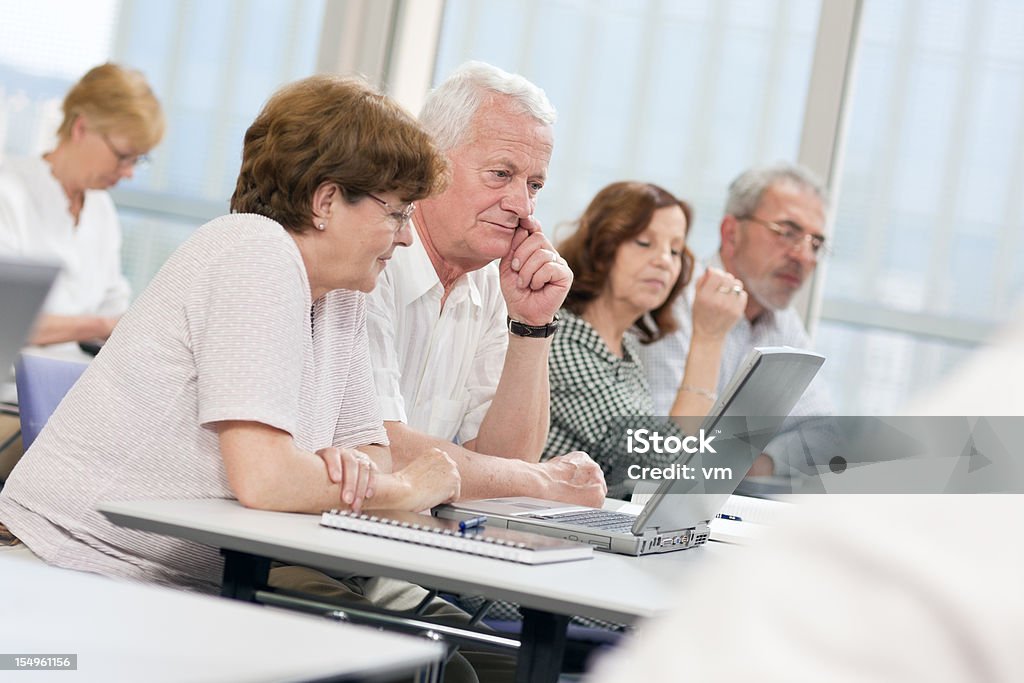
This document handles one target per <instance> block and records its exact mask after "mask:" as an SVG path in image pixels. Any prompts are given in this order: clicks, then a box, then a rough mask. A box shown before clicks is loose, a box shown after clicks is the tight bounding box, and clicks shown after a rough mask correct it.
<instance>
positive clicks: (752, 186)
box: [725, 162, 828, 217]
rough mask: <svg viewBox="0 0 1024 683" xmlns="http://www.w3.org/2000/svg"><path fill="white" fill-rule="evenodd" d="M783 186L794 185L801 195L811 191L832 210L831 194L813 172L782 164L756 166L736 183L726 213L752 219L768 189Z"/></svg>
mask: <svg viewBox="0 0 1024 683" xmlns="http://www.w3.org/2000/svg"><path fill="white" fill-rule="evenodd" d="M779 184H789V185H793V186H794V187H796V188H797V189H798V190H800V191H801V192H809V193H811V194H813V195H814V196H815V197H817V198H818V199H819V200H821V204H822V206H824V207H825V208H826V209H827V208H828V193H827V191H826V190H825V186H824V185H823V184H822V182H821V181H820V180H819V179H818V176H817V175H815V174H814V172H813V171H811V170H810V169H808V168H805V167H804V166H800V165H798V164H790V163H786V162H778V163H775V164H772V165H770V166H755V167H754V168H751V169H748V170H746V171H744V172H743V173H741V174H740V176H739V177H738V178H736V180H734V181H732V183H731V184H730V185H729V198H728V199H727V200H726V202H725V213H727V214H729V215H730V216H736V217H746V216H752V215H753V214H754V212H755V211H757V207H758V206H760V204H761V197H762V196H763V195H764V193H765V190H767V189H768V188H770V187H773V186H774V185H779Z"/></svg>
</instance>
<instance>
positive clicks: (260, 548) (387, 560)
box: [99, 500, 734, 682]
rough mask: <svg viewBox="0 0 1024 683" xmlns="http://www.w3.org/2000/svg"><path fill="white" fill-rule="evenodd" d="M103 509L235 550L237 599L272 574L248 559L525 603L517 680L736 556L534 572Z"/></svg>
mask: <svg viewBox="0 0 1024 683" xmlns="http://www.w3.org/2000/svg"><path fill="white" fill-rule="evenodd" d="M99 509H100V511H101V512H103V513H104V514H105V515H106V516H107V517H109V518H110V519H111V520H112V521H113V522H115V523H117V524H121V525H124V526H128V527H132V528H136V529H141V530H143V531H152V532H156V533H161V534H167V535H171V536H176V537H179V538H185V539H188V540H192V541H197V542H199V543H204V544H206V545H211V546H214V547H218V548H221V549H222V550H227V551H234V553H231V552H229V553H226V557H227V560H228V561H227V563H226V566H225V583H224V588H225V593H226V594H230V595H232V596H233V597H240V598H243V599H251V597H252V593H253V584H258V583H259V582H260V581H262V582H264V583H265V580H266V573H265V572H266V567H259V566H258V565H253V564H251V563H249V562H247V560H252V559H253V558H272V559H275V560H280V561H283V562H287V563H290V564H297V565H303V566H309V567H315V568H318V569H321V570H324V571H327V572H328V573H330V572H334V573H339V572H341V573H349V574H352V573H354V574H359V575H365V576H387V577H393V578H398V579H403V580H405V581H410V582H412V583H416V584H420V585H423V586H427V587H430V588H436V589H439V590H443V591H450V592H453V593H467V594H473V595H476V594H479V595H484V596H485V597H488V598H492V599H499V600H508V601H512V602H517V603H519V604H520V605H522V606H523V607H524V608H527V609H525V610H524V623H523V634H522V647H521V649H520V658H519V671H518V673H517V676H519V678H520V680H528V681H531V682H532V681H538V680H554V678H553V677H552V675H554V677H557V671H558V669H559V667H560V665H561V657H562V653H563V649H564V638H565V628H566V624H567V622H568V618H569V617H570V616H583V617H593V618H598V619H606V620H609V621H617V622H622V623H627V624H630V623H634V622H636V621H637V620H639V619H641V618H644V617H650V616H654V615H656V614H658V613H660V611H661V610H662V609H663V605H664V598H665V593H666V590H667V589H669V588H670V587H671V586H672V585H673V584H676V583H678V582H680V581H685V580H687V577H688V576H692V575H693V573H694V570H695V568H696V567H698V566H699V564H700V560H701V559H702V558H703V557H705V556H707V555H709V554H717V553H723V552H730V551H734V549H733V548H728V547H726V546H723V545H720V544H711V545H708V546H704V547H701V548H695V549H692V550H687V551H682V552H676V553H668V554H665V555H657V556H649V557H643V558H632V557H623V556H619V555H610V554H606V553H595V557H594V559H593V560H581V561H577V562H565V563H560V564H549V565H540V566H528V565H519V564H515V563H512V562H504V561H501V560H494V559H490V558H485V557H477V556H473V555H466V554H461V553H460V554H455V553H452V552H451V551H446V550H440V549H437V548H428V547H424V546H418V545H413V544H410V543H402V542H399V541H393V540H388V539H382V538H375V537H372V536H364V535H361V534H355V533H347V532H343V531H338V530H336V529H328V528H325V527H321V526H320V525H319V518H318V516H316V515H298V514H287V513H279V512H266V511H260V510H248V509H245V508H243V507H242V506H241V505H240V504H239V503H238V502H237V501H229V500H178V501H175V500H167V501H137V502H131V503H103V504H101V505H100V506H99ZM265 564H266V565H267V566H269V562H265ZM549 645H550V647H549Z"/></svg>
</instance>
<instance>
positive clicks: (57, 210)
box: [0, 64, 164, 344]
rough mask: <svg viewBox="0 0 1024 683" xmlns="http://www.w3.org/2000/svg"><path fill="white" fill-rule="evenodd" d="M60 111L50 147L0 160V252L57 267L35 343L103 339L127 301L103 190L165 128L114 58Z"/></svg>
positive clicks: (141, 88) (142, 84) (126, 174)
mask: <svg viewBox="0 0 1024 683" xmlns="http://www.w3.org/2000/svg"><path fill="white" fill-rule="evenodd" d="M63 112H64V119H63V122H62V123H61V125H60V128H59V129H58V130H57V146H56V147H55V148H54V149H53V150H51V151H49V152H46V153H44V154H43V155H42V156H38V157H25V158H15V159H7V160H5V161H4V162H3V164H2V165H0V255H9V256H21V257H25V258H31V259H39V260H47V261H53V262H56V263H58V264H59V265H60V266H61V268H62V272H61V275H60V277H59V278H58V279H57V282H56V284H55V285H54V287H53V290H52V291H51V292H50V296H49V298H48V299H47V302H46V304H45V306H44V309H43V315H42V316H41V317H40V320H39V322H38V324H37V326H36V330H35V333H34V334H33V336H32V338H31V340H30V341H31V342H32V343H34V344H54V343H58V342H75V341H84V340H91V339H101V340H102V339H106V338H107V337H109V336H110V333H111V331H112V330H113V328H114V325H115V324H116V323H117V320H118V318H119V317H120V316H121V314H123V313H124V312H125V310H126V309H127V308H128V303H129V298H130V294H131V292H130V290H129V287H128V282H127V281H126V280H125V278H124V276H123V275H122V273H121V225H120V221H119V219H118V215H117V209H116V208H115V206H114V202H113V200H112V199H111V197H110V194H109V193H108V192H107V190H108V189H110V188H111V187H113V186H114V185H116V184H117V183H118V182H120V181H121V180H122V179H124V178H131V177H132V174H133V172H134V171H135V168H136V166H137V165H138V164H140V163H142V162H143V161H144V160H145V156H146V154H147V153H148V152H149V151H150V150H151V149H153V147H155V146H156V145H157V143H159V142H160V140H161V138H162V137H163V135H164V114H163V110H162V109H161V107H160V103H159V102H158V101H157V98H156V96H155V95H154V94H153V91H152V89H151V88H150V86H149V85H148V84H147V82H146V79H145V78H144V77H143V75H142V74H141V73H139V72H138V71H134V70H131V69H127V68H125V67H122V66H118V65H116V64H103V65H101V66H97V67H95V68H93V69H91V70H90V71H89V72H88V73H87V74H85V76H83V77H82V79H81V80H80V81H78V83H76V84H75V85H74V86H73V87H72V88H71V90H70V91H69V92H68V94H67V96H66V97H65V98H64V102H63Z"/></svg>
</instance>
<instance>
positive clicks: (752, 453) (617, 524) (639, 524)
mask: <svg viewBox="0 0 1024 683" xmlns="http://www.w3.org/2000/svg"><path fill="white" fill-rule="evenodd" d="M824 362H825V358H824V357H823V356H820V355H818V354H816V353H810V352H808V351H801V350H798V349H793V348H789V347H761V348H756V349H754V350H752V351H751V352H750V354H749V355H748V356H747V358H746V359H745V360H744V362H743V364H742V365H741V366H740V368H739V369H738V370H737V371H736V374H735V375H734V376H733V378H732V379H731V380H730V382H729V385H728V387H726V390H725V391H724V392H723V393H722V396H721V397H720V398H719V399H718V401H717V402H716V403H715V405H714V407H713V408H712V409H711V412H710V413H708V416H707V417H706V418H705V419H704V421H703V423H702V425H701V430H703V433H704V434H705V436H706V437H713V440H712V439H707V441H708V442H709V444H708V445H709V446H710V448H707V449H706V450H705V452H703V453H702V452H699V450H698V451H697V452H694V453H688V452H686V451H685V450H681V451H680V455H679V457H678V458H677V459H676V460H675V463H673V465H672V467H671V468H670V471H671V472H674V473H676V474H677V475H678V476H677V477H676V478H672V479H662V480H661V483H660V485H658V487H657V490H656V491H655V493H654V495H653V496H652V497H651V498H650V500H648V502H647V503H646V504H645V505H644V508H643V510H642V511H641V512H640V514H638V515H633V514H627V513H621V512H612V511H609V510H602V509H599V508H589V507H580V506H573V505H566V504H564V503H557V502H552V501H548V500H540V499H537V498H491V499H487V500H468V501H459V502H457V503H453V504H450V505H440V506H438V507H436V508H434V510H433V514H435V515H437V516H438V517H445V518H448V519H468V518H471V517H477V516H480V515H486V516H487V524H488V525H494V526H498V527H507V528H509V529H516V530H520V531H532V532H534V533H537V534H542V535H545V536H556V537H558V538H565V539H568V540H574V541H580V542H582V543H589V544H591V545H593V546H595V547H596V548H597V549H599V550H607V551H610V552H614V553H619V554H623V555H647V554H651V553H662V552H668V551H672V550H682V549H684V548H692V547H694V546H697V545H700V544H702V543H704V542H705V541H706V540H707V538H708V534H709V529H708V522H709V521H710V520H711V518H712V517H714V516H715V515H716V514H717V513H718V511H719V510H720V509H721V508H722V505H724V504H725V501H726V500H727V499H728V497H729V496H730V495H731V494H732V492H733V491H734V490H735V489H736V486H738V485H739V483H740V481H741V480H742V479H743V477H744V476H745V475H746V473H747V471H748V470H749V469H750V466H751V465H752V464H753V463H754V458H756V457H757V456H758V455H759V454H760V453H761V452H762V450H763V449H764V447H765V446H766V445H767V444H768V442H769V441H770V440H771V439H772V437H774V436H775V434H776V432H778V430H779V428H780V427H781V426H782V423H783V421H784V420H785V418H786V416H788V415H789V412H790V411H791V410H792V409H793V406H794V405H796V402H797V401H798V400H799V399H800V397H801V396H802V395H803V393H804V391H805V390H806V389H807V385H808V384H810V382H811V380H812V379H814V376H815V375H816V374H817V373H818V370H819V369H820V368H821V365H822V363H824ZM652 429H653V428H652ZM712 449H713V452H712ZM695 450H696V449H695ZM634 452H635V451H634ZM636 460H637V464H638V465H643V458H642V456H636ZM684 466H685V467H687V468H690V469H689V470H688V471H689V473H690V474H691V477H690V478H686V477H685V474H684V473H685V472H686V471H687V470H685V469H683V468H684ZM705 468H706V469H705ZM700 472H703V473H704V475H701V474H697V475H696V476H693V475H694V473H700ZM726 474H728V475H729V476H728V477H726V476H725V475H726ZM705 475H707V476H705ZM648 485H650V484H649V483H648Z"/></svg>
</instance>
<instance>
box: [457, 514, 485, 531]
mask: <svg viewBox="0 0 1024 683" xmlns="http://www.w3.org/2000/svg"><path fill="white" fill-rule="evenodd" d="M484 524H487V518H486V517H484V516H480V517H473V518H472V519H464V520H462V521H461V522H459V531H466V530H467V529H476V528H478V527H482V526H483V525H484Z"/></svg>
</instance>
